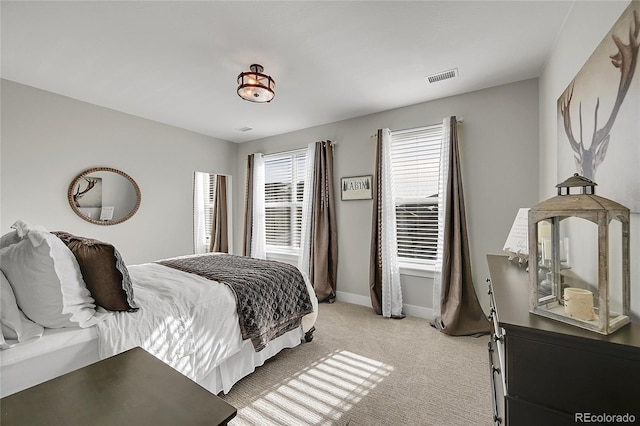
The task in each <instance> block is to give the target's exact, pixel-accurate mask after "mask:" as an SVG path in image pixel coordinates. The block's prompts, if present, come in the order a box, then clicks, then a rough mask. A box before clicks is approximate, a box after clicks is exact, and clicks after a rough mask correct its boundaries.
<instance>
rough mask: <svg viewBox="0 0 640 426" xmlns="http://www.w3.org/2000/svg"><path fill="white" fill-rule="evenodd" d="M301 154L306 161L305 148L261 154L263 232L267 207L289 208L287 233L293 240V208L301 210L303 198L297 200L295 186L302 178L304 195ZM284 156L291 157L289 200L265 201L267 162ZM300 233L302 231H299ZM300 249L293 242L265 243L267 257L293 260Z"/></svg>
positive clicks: (294, 232) (304, 173)
mask: <svg viewBox="0 0 640 426" xmlns="http://www.w3.org/2000/svg"><path fill="white" fill-rule="evenodd" d="M300 155H302V156H303V159H302V161H303V162H305V161H306V155H307V150H306V149H304V148H303V149H295V150H291V151H284V152H279V153H274V154H264V155H263V159H264V165H265V200H264V207H265V233H266V232H267V208H288V209H289V218H290V225H289V235H290V237H291V240H295V234H296V226H297V222H296V218H295V216H296V215H295V213H293V212H294V210H295V209H296V208H298V207H299V208H300V210H301V211H302V204H303V200H302V198H301V199H300V201H298V192H299V191H298V187H297V182H298V181H300V180H302V182H303V187H302V192H303V196H304V184H305V183H306V182H304V181H305V179H304V178H305V175H306V171H305V170H303V171H302V172H303V175H302V179H301V176H300V174H299V168H298V161H300V159H299V156H300ZM285 158H290V159H291V167H292V172H291V185H292V194H291V200H290V201H274V202H269V201H267V179H266V174H267V163H268V162H269V161H277V160H280V159H285ZM300 216H301V217H300V221H302V214H301V215H300ZM300 230H301V231H302V223H300ZM300 233H302V232H300ZM299 251H300V247H299V245H298V246H297V247H296V246H295V244H294V245H289V246H282V245H273V244H269V243H268V242H267V243H266V252H267V255H268V257H276V258H282V259H285V260H294V258H297V256H298V254H299Z"/></svg>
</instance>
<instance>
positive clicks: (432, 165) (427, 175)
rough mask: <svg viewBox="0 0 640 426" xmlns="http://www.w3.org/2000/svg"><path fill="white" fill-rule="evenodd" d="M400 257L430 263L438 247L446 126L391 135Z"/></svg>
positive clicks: (413, 262)
mask: <svg viewBox="0 0 640 426" xmlns="http://www.w3.org/2000/svg"><path fill="white" fill-rule="evenodd" d="M391 140H392V143H391V164H392V167H393V179H394V187H395V193H396V226H397V234H398V257H399V260H400V261H401V262H402V263H404V264H429V263H431V262H433V261H434V260H435V258H436V252H437V248H438V176H439V172H440V148H441V145H442V125H440V124H437V125H433V126H427V127H421V128H416V129H408V130H400V131H393V132H391Z"/></svg>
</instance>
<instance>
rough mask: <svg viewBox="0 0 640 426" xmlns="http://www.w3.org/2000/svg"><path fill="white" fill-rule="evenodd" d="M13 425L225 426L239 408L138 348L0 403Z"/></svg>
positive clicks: (3, 419) (5, 422)
mask: <svg viewBox="0 0 640 426" xmlns="http://www.w3.org/2000/svg"><path fill="white" fill-rule="evenodd" d="M0 411H1V412H2V417H1V418H0V424H2V425H3V426H9V425H29V426H33V425H52V426H54V425H65V426H74V425H82V426H84V425H132V426H133V425H135V426H138V425H140V426H142V425H225V424H227V422H229V420H231V419H232V418H233V417H235V415H236V409H235V408H234V407H233V406H231V405H229V404H228V403H226V402H225V401H223V400H222V399H220V398H218V397H217V396H216V395H214V394H212V393H211V392H209V391H208V390H206V389H205V388H203V387H201V386H200V385H198V384H197V383H195V382H193V381H192V380H190V379H189V378H187V377H186V376H184V375H182V374H181V373H179V372H178V371H176V370H174V369H173V368H172V367H170V366H169V365H167V364H165V363H164V362H162V361H160V360H159V359H157V358H156V357H155V356H153V355H151V354H149V353H148V352H146V351H145V350H144V349H141V348H134V349H131V350H129V351H126V352H123V353H121V354H119V355H116V356H113V357H111V358H107V359H104V360H102V361H99V362H96V363H95V364H91V365H88V366H86V367H84V368H81V369H79V370H76V371H73V372H71V373H68V374H65V375H63V376H60V377H58V378H55V379H53V380H49V381H48V382H44V383H41V384H39V385H37V386H34V387H32V388H29V389H25V390H23V391H21V392H18V393H15V394H13V395H9V396H7V397H5V398H2V400H0Z"/></svg>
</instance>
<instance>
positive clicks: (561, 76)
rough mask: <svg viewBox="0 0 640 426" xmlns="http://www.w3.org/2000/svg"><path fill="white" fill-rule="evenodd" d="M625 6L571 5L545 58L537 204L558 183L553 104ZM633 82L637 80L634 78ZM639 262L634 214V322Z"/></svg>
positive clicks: (639, 307)
mask: <svg viewBox="0 0 640 426" xmlns="http://www.w3.org/2000/svg"><path fill="white" fill-rule="evenodd" d="M628 6H629V2H628V1H614V2H575V4H574V6H573V9H572V10H571V14H570V15H569V17H568V19H567V21H566V23H565V25H564V28H563V31H562V33H561V34H560V36H559V37H558V39H557V41H556V45H555V48H554V49H553V51H552V52H551V53H550V55H549V59H548V61H547V64H546V67H545V69H544V71H543V73H542V75H541V77H540V94H539V98H540V144H539V150H540V166H539V167H540V185H539V186H540V190H539V199H540V200H543V199H546V198H549V197H551V196H553V195H555V185H556V184H557V183H558V182H557V167H558V157H557V151H558V148H557V140H558V136H557V135H558V128H557V104H556V102H557V100H558V98H559V97H560V95H561V94H562V92H564V90H565V89H566V87H567V86H568V85H569V83H570V82H571V80H572V79H573V78H574V77H575V75H576V74H577V73H578V71H580V69H581V68H582V66H583V65H584V63H585V62H586V61H587V59H588V58H589V56H591V54H592V53H593V51H594V50H595V48H596V47H597V46H598V45H599V44H600V42H601V41H602V39H603V38H604V37H605V35H606V34H607V33H608V32H609V30H611V27H612V26H613V24H614V23H615V22H616V21H617V20H618V18H619V17H620V15H621V14H622V12H623V11H624V10H625V9H626V8H627V7H628ZM624 40H625V42H627V41H628V39H624ZM635 78H638V75H637V74H636V76H635ZM611 149H612V148H609V150H611ZM600 195H602V196H604V197H607V195H606V194H600ZM639 259H640V214H638V213H635V214H631V311H632V317H633V319H634V320H635V321H640V297H638V294H640V262H638V260H639Z"/></svg>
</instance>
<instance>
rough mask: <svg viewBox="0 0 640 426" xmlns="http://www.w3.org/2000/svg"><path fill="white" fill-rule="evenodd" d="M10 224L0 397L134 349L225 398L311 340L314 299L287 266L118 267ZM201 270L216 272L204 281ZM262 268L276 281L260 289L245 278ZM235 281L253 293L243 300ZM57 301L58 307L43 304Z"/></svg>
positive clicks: (80, 246) (217, 261)
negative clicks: (275, 359)
mask: <svg viewBox="0 0 640 426" xmlns="http://www.w3.org/2000/svg"><path fill="white" fill-rule="evenodd" d="M16 223H17V225H14V227H15V228H16V230H15V231H13V232H11V233H9V234H5V235H4V236H3V237H2V240H1V241H0V268H1V269H2V274H1V276H0V278H2V281H3V286H2V291H3V293H2V296H3V297H2V312H1V313H2V332H3V334H2V339H0V346H2V348H3V349H2V350H0V396H1V397H4V396H7V395H10V394H12V393H15V392H18V391H20V390H23V389H26V388H28V387H31V386H33V385H36V384H38V383H41V382H44V381H46V380H49V379H52V378H55V377H57V376H60V375H62V374H65V373H67V372H70V371H73V370H76V369H78V368H81V367H84V366H86V365H89V364H91V363H94V362H96V361H98V360H100V359H104V358H107V357H109V356H113V355H115V354H118V353H120V352H123V351H125V350H128V349H130V348H132V347H135V346H140V347H142V348H144V349H145V350H147V351H148V352H150V353H152V354H153V355H155V356H156V357H157V358H159V359H161V360H162V361H164V362H165V363H167V364H168V365H170V366H172V367H173V368H175V369H176V370H178V371H180V372H181V373H182V374H184V375H186V376H187V377H189V378H191V379H192V380H194V381H195V382H197V383H199V384H200V385H202V386H203V387H205V388H206V389H208V390H209V391H211V392H212V393H215V394H218V393H220V392H224V393H227V392H228V391H229V390H230V389H231V387H232V386H233V385H234V384H235V383H236V382H237V381H239V380H240V379H241V378H243V377H245V376H247V375H248V374H250V373H252V372H253V371H254V370H255V368H256V367H259V366H260V365H262V364H264V362H265V361H266V360H267V359H269V358H271V357H273V356H275V355H276V354H277V353H279V352H280V351H281V350H283V349H284V348H293V347H295V346H297V345H299V344H300V343H301V342H303V341H311V340H312V338H313V331H314V329H315V328H314V323H315V319H316V315H317V300H316V298H315V296H314V295H313V289H312V288H311V285H310V284H309V281H308V279H306V277H305V276H304V275H303V274H300V273H299V271H297V269H296V268H295V267H291V266H290V265H286V264H280V263H278V262H270V261H260V260H255V259H249V258H243V257H241V256H232V255H222V254H207V255H199V256H181V257H176V258H172V259H164V260H161V261H158V262H151V263H145V264H140V265H129V266H125V265H124V262H123V261H122V259H121V257H120V256H119V254H118V253H117V250H116V249H115V247H113V246H111V245H110V244H108V243H102V242H99V241H96V240H92V239H87V238H82V237H75V236H73V235H71V234H68V233H63V232H54V233H50V232H47V231H46V230H44V229H42V228H41V227H34V226H31V225H28V224H24V222H20V221H19V222H16ZM32 252H38V253H36V254H35V255H34V254H33V253H32ZM96 253H98V255H97V254H96ZM105 253H106V254H105ZM30 256H31V257H30ZM95 258H100V259H101V260H100V262H101V263H99V264H97V265H96V264H95V263H91V262H94V261H95ZM104 259H111V260H112V261H111V262H106V263H105V262H103V260H104ZM209 264H213V265H214V267H215V268H217V269H216V270H215V271H213V272H211V271H204V270H201V269H202V268H203V266H202V265H205V266H206V268H210V269H211V268H212V267H210V266H208V265H209ZM24 265H30V266H29V267H25V266H24ZM33 265H39V266H38V267H34V266H33ZM43 265H44V266H43ZM220 265H222V266H220ZM238 265H239V266H238ZM224 268H227V269H224ZM233 268H235V269H233ZM40 269H42V270H40ZM52 269H53V272H52V271H51V270H52ZM261 269H262V270H264V271H266V272H265V273H266V274H267V275H270V276H273V277H272V281H271V282H269V283H268V284H267V283H266V281H264V283H263V284H261V283H262V281H261V280H264V277H262V278H261V276H259V274H255V273H254V271H256V270H261ZM279 269H282V270H285V271H286V274H288V275H280V274H279V272H278V271H279ZM34 270H35V271H34ZM96 271H97V273H96ZM220 271H222V272H220ZM225 271H226V272H225ZM212 274H213V275H212ZM216 274H217V275H216ZM225 274H226V275H225ZM248 275H252V276H253V275H257V276H256V277H254V278H250V277H249V278H247V276H248ZM298 275H299V276H298ZM52 276H53V278H52ZM215 276H219V277H222V278H221V279H219V280H216V279H212V277H215ZM288 276H291V277H294V278H293V279H294V280H295V281H296V282H295V283H293V282H290V279H289V278H287V277H288ZM105 277H106V278H105ZM114 277H115V279H114ZM233 277H235V278H236V281H242V280H246V281H250V280H251V279H253V281H255V283H254V284H255V285H256V287H251V289H250V291H248V292H246V290H242V289H241V288H240V287H237V285H240V284H242V283H236V284H233V283H231V282H229V281H230V278H233ZM300 278H302V284H301V283H300V282H299V280H300ZM105 280H108V281H109V285H111V288H110V292H109V291H105V288H106V287H108V285H107V284H105ZM274 280H275V281H279V282H275V281H274ZM36 281H37V282H38V284H37V291H38V292H40V294H39V295H38V297H35V296H33V293H34V291H36V289H35V287H34V286H33V285H32V284H33V283H34V282H36ZM113 281H115V282H116V283H117V286H115V287H114V286H113ZM70 282H71V283H72V285H71V284H70ZM30 283H31V284H30ZM234 285H235V286H234ZM283 285H285V286H289V287H282V286H283ZM278 286H280V287H278ZM23 287H25V288H23ZM49 287H51V289H52V292H50V293H46V290H43V288H49ZM272 287H273V288H272ZM256 288H257V289H258V290H256ZM282 288H286V291H283V290H282ZM265 289H266V290H265ZM11 291H12V292H13V294H10V293H11ZM243 291H244V292H245V294H243ZM43 292H44V294H43ZM260 292H271V293H272V294H271V296H268V297H271V299H268V298H267V299H265V300H263V299H261V297H262V296H261V295H259V294H256V293H260ZM59 293H61V294H62V296H61V299H62V300H56V301H52V300H53V299H55V298H56V297H59ZM281 294H287V295H288V296H287V298H288V299H295V300H294V301H293V305H295V306H293V305H292V300H288V301H287V300H281V299H282V298H281V297H280V295H281ZM292 295H293V296H292ZM285 299H286V298H285ZM43 300H44V302H43ZM261 300H262V301H261ZM238 301H240V303H238ZM276 301H277V304H276ZM287 303H288V305H287V306H285V305H286V304H287ZM14 305H15V306H14ZM52 305H53V307H52ZM266 305H269V306H271V307H270V308H269V307H266ZM276 305H278V306H276ZM280 305H282V306H280ZM54 308H55V309H54ZM107 308H109V309H107ZM56 310H57V311H56ZM43 312H46V313H44V314H43ZM52 312H53V313H52ZM265 317H266V318H265Z"/></svg>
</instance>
